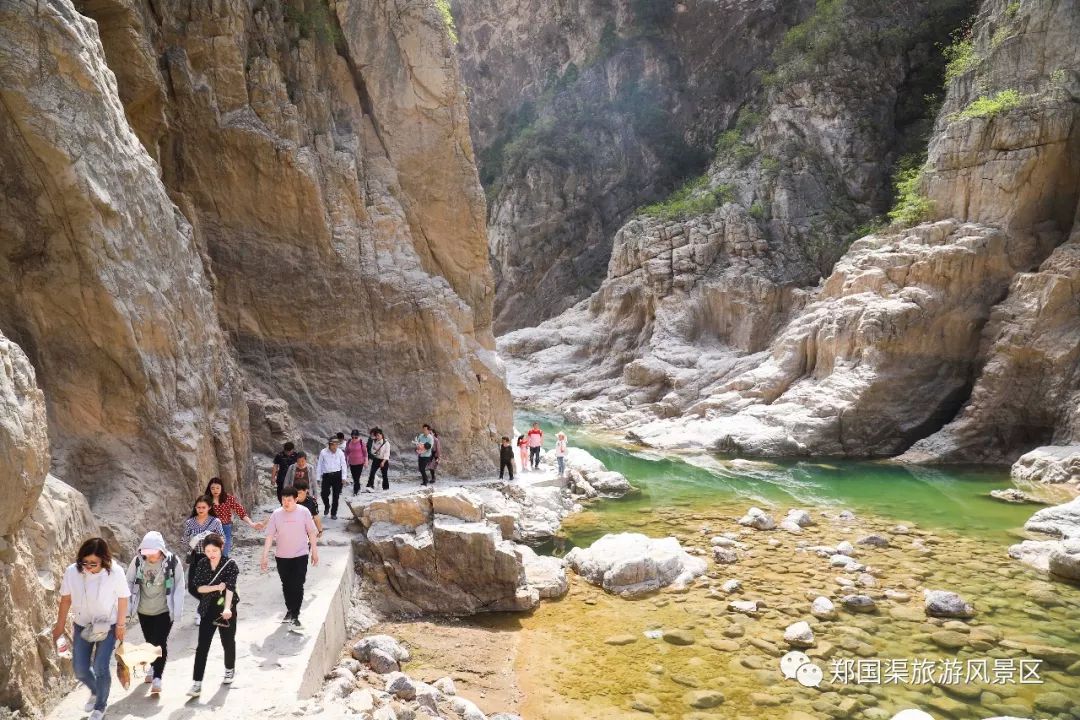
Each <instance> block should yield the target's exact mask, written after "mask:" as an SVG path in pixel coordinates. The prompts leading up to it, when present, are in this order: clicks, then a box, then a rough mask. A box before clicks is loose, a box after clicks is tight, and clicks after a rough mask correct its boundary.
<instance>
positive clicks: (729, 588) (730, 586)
mask: <svg viewBox="0 0 1080 720" xmlns="http://www.w3.org/2000/svg"><path fill="white" fill-rule="evenodd" d="M720 589H721V590H723V591H724V592H726V593H728V594H731V593H733V592H738V591H739V590H742V583H741V582H739V581H738V580H735V579H732V580H726V581H724V584H723V585H721V586H720Z"/></svg>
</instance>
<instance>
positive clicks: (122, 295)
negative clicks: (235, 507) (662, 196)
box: [0, 2, 251, 542]
mask: <svg viewBox="0 0 1080 720" xmlns="http://www.w3.org/2000/svg"><path fill="white" fill-rule="evenodd" d="M116 92H117V91H116V83H115V81H114V79H113V74H112V73H111V72H110V71H109V68H108V66H107V65H106V62H105V57H104V55H103V54H102V52H101V45H100V43H99V42H98V36H97V27H96V25H95V23H94V22H93V21H92V20H89V19H88V18H86V17H84V16H82V15H80V14H79V13H78V12H76V11H75V9H74V8H73V7H72V6H71V4H70V3H64V2H50V3H44V4H41V3H31V2H25V3H24V2H9V3H5V4H4V5H3V6H0V100H2V107H3V112H2V113H0V170H2V171H0V185H2V186H3V187H2V191H0V247H2V248H3V252H2V253H0V276H2V278H3V279H2V280H0V296H2V301H0V308H2V310H0V328H3V330H4V332H5V333H7V334H8V335H9V336H10V337H11V338H12V339H14V340H16V341H17V342H18V343H19V344H20V345H22V346H24V347H25V348H27V351H28V352H27V354H28V356H29V357H30V359H31V361H32V362H33V363H34V366H35V368H36V369H37V373H38V377H39V378H40V382H41V386H42V389H43V390H44V392H45V401H46V405H47V407H48V414H49V434H50V439H51V441H52V443H51V449H52V453H53V471H54V472H55V473H56V474H57V475H58V476H59V477H61V478H66V479H69V480H70V481H71V482H72V483H73V484H74V485H75V486H76V487H77V488H78V489H80V490H81V491H82V492H83V493H84V494H86V495H87V497H88V498H89V499H90V502H91V504H92V505H93V506H94V507H96V508H97V509H98V510H99V512H100V513H101V515H102V519H103V520H104V522H105V523H106V525H107V526H109V527H111V528H112V529H113V531H115V532H117V533H119V534H120V540H121V541H125V542H130V541H132V540H133V539H134V537H135V536H137V535H140V534H141V532H142V531H143V530H145V529H148V528H144V527H143V522H146V523H149V524H153V525H154V526H156V527H163V528H165V529H166V530H167V529H168V527H169V525H170V524H175V523H176V522H177V520H176V518H177V513H179V512H181V509H182V508H184V507H186V506H187V504H188V503H189V502H190V498H191V497H192V495H193V492H194V490H195V489H196V488H197V487H201V485H202V484H203V483H205V481H206V479H207V478H208V477H210V476H211V475H220V476H222V477H225V478H227V479H228V480H229V481H230V482H231V483H233V484H236V483H237V482H239V483H241V484H242V485H244V489H245V490H250V487H251V486H250V481H251V476H250V473H249V472H247V470H246V468H247V467H248V466H249V461H248V459H247V458H248V454H249V450H248V441H247V435H246V432H247V431H246V422H244V420H246V405H245V404H244V399H243V392H242V381H241V378H240V376H239V372H238V370H237V368H236V364H235V362H234V360H233V357H232V353H231V351H230V349H229V347H228V344H227V342H226V338H225V336H224V334H223V333H222V332H221V330H220V328H219V325H218V322H217V317H216V314H215V310H214V299H213V295H212V294H211V290H210V286H209V282H208V280H207V276H206V273H205V271H204V263H203V260H202V258H201V257H200V253H199V250H198V247H197V246H196V243H195V238H194V236H193V232H192V227H191V225H190V223H189V222H188V221H187V219H185V217H184V215H183V214H182V213H180V212H179V211H178V210H177V208H176V206H175V205H174V204H173V202H172V200H171V199H170V198H169V194H168V192H167V190H166V188H165V187H164V186H163V185H162V184H161V182H160V181H159V179H158V174H159V168H158V167H157V166H156V165H155V164H154V162H153V160H152V159H151V158H150V156H149V155H148V154H147V153H146V151H145V150H144V148H143V146H142V145H141V143H140V142H139V139H138V138H137V137H136V135H135V133H133V132H132V130H131V127H130V126H129V125H128V122H127V119H126V118H125V115H124V108H123V107H122V106H121V104H120V102H119V100H118V98H117V94H116Z"/></svg>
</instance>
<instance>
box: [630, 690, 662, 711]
mask: <svg viewBox="0 0 1080 720" xmlns="http://www.w3.org/2000/svg"><path fill="white" fill-rule="evenodd" d="M630 707H632V708H633V709H634V710H639V711H641V712H645V713H655V712H656V711H657V710H659V709H660V698H658V697H656V696H655V695H649V694H648V693H635V694H634V700H633V702H631V703H630Z"/></svg>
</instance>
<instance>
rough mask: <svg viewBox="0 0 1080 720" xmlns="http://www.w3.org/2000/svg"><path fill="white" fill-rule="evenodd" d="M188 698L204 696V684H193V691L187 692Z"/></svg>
mask: <svg viewBox="0 0 1080 720" xmlns="http://www.w3.org/2000/svg"><path fill="white" fill-rule="evenodd" d="M187 694H188V697H199V696H200V695H202V683H201V682H197V683H191V689H190V690H188V691H187Z"/></svg>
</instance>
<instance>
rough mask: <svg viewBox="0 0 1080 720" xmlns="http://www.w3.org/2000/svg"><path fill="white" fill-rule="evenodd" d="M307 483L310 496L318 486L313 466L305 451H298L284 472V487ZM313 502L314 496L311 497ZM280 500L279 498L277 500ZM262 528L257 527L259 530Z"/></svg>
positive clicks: (264, 524) (264, 525)
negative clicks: (291, 463)
mask: <svg viewBox="0 0 1080 720" xmlns="http://www.w3.org/2000/svg"><path fill="white" fill-rule="evenodd" d="M298 482H305V483H307V486H308V488H310V490H309V492H310V494H311V495H312V496H314V495H315V488H316V487H318V483H317V482H316V478H315V468H313V467H311V464H310V463H309V462H308V460H307V453H306V452H299V453H297V454H296V462H295V463H293V465H292V467H290V468H289V472H287V473H285V487H296V483H298ZM311 500H312V502H314V497H312V498H311ZM278 502H280V500H279V501H278ZM316 507H317V504H316ZM265 527H266V523H263V528H265ZM263 528H259V529H260V530H261V529H263Z"/></svg>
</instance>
